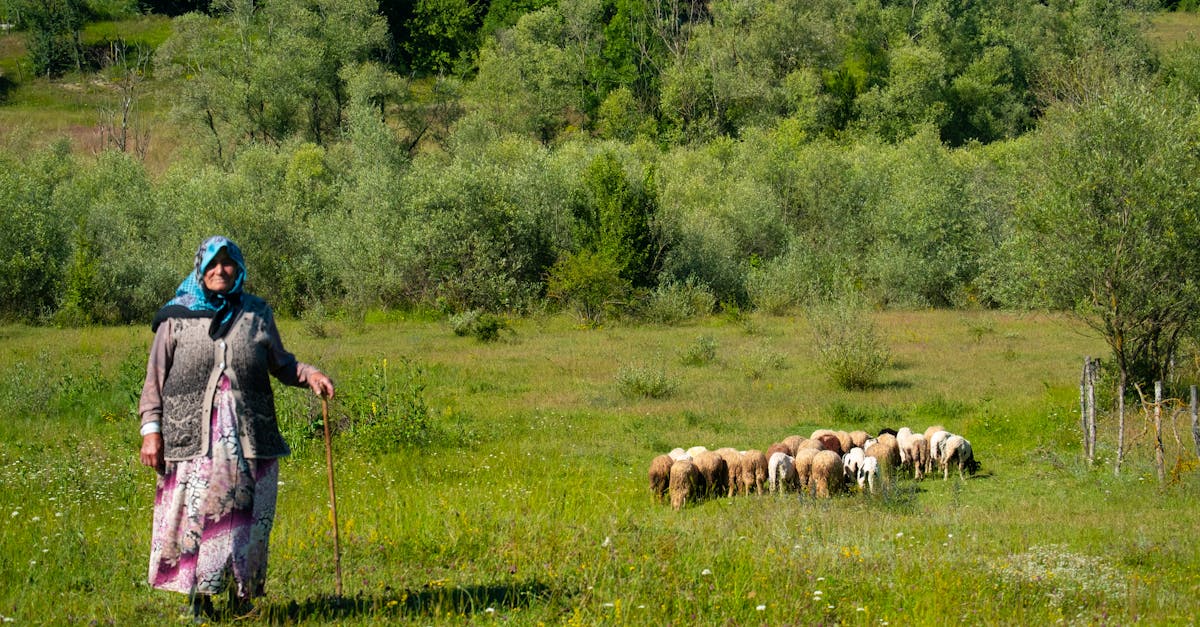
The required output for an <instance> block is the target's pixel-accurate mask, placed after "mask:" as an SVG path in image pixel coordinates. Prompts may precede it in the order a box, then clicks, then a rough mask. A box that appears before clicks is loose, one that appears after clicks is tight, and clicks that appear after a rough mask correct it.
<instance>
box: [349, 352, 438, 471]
mask: <svg viewBox="0 0 1200 627" xmlns="http://www.w3.org/2000/svg"><path fill="white" fill-rule="evenodd" d="M340 389H341V390H343V391H342V393H341V394H340V395H339V396H340V397H341V399H342V401H341V406H342V407H343V408H344V409H345V411H346V412H348V413H349V425H350V426H349V429H350V431H351V433H353V435H354V440H353V442H354V444H355V446H357V447H359V448H361V449H363V450H365V451H367V452H370V453H387V452H390V451H394V450H396V449H397V448H399V447H401V446H422V445H426V444H429V443H430V442H431V441H432V440H433V431H432V426H431V423H430V411H429V407H428V405H427V404H426V402H425V382H424V373H423V371H422V370H421V367H420V366H419V365H417V364H416V363H413V362H411V361H409V360H407V359H402V360H401V361H400V365H399V367H396V366H394V365H393V366H391V367H389V364H388V360H387V358H383V359H381V360H380V361H379V362H377V363H372V364H370V365H369V366H368V367H367V368H366V369H365V370H362V371H360V372H359V373H358V374H357V376H354V377H351V378H350V380H349V381H347V383H346V384H345V385H344V386H341V388H340Z"/></svg>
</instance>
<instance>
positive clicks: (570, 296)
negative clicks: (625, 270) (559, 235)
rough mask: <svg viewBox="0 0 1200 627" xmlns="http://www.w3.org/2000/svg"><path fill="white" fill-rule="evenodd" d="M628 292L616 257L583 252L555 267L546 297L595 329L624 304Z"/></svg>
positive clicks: (570, 255) (559, 261)
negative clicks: (619, 304) (572, 311)
mask: <svg viewBox="0 0 1200 627" xmlns="http://www.w3.org/2000/svg"><path fill="white" fill-rule="evenodd" d="M629 289H630V285H629V281H626V280H625V279H622V278H621V268H620V265H619V264H618V262H617V259H616V257H614V256H613V255H612V254H609V253H606V252H594V251H587V250H584V251H580V252H578V253H575V254H570V253H568V254H566V255H564V256H562V257H561V258H559V260H558V262H557V263H555V264H554V267H553V268H551V269H550V278H549V281H548V283H547V296H549V297H550V298H551V299H554V300H557V301H559V302H561V303H562V304H563V305H564V306H567V307H570V308H572V309H574V310H575V314H576V315H577V316H578V317H579V320H580V322H582V323H583V324H585V325H588V326H592V327H595V326H599V325H600V323H601V322H603V321H604V317H605V315H606V314H608V313H609V312H611V311H612V310H614V309H615V308H616V306H617V305H618V303H620V302H621V301H623V299H624V298H625V296H626V294H628V293H629Z"/></svg>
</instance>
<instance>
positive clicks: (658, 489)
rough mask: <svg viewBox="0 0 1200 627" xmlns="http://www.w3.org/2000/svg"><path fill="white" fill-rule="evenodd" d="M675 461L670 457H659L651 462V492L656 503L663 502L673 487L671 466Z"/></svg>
mask: <svg viewBox="0 0 1200 627" xmlns="http://www.w3.org/2000/svg"><path fill="white" fill-rule="evenodd" d="M674 463H675V460H673V459H671V456H670V455H659V456H658V457H655V458H654V459H652V460H650V472H649V473H648V474H649V475H650V492H651V494H653V495H654V500H655V501H660V502H661V501H662V500H663V498H664V497H666V496H667V490H668V489H670V486H671V465H672V464H674Z"/></svg>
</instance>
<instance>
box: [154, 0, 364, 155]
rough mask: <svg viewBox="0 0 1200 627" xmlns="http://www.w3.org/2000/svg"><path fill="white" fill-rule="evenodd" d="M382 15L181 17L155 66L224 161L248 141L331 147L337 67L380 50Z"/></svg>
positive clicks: (277, 6) (319, 10) (297, 10)
mask: <svg viewBox="0 0 1200 627" xmlns="http://www.w3.org/2000/svg"><path fill="white" fill-rule="evenodd" d="M376 9H377V5H376V3H374V2H372V1H371V0H352V1H346V0H317V1H316V2H312V3H307V2H300V1H298V0H271V1H269V2H264V3H262V6H257V5H256V4H255V3H254V2H249V1H248V0H234V1H230V2H228V3H226V4H223V5H222V13H221V14H220V15H219V16H218V17H206V16H203V15H200V14H196V13H191V14H188V15H185V16H182V17H180V18H177V19H175V20H174V32H173V33H172V35H171V37H170V38H168V39H167V41H166V42H164V43H163V44H162V45H161V46H160V47H159V49H158V51H157V55H156V67H158V68H159V71H160V72H161V74H162V75H163V76H164V77H166V78H169V79H173V80H175V81H176V83H177V84H178V85H179V89H180V94H179V96H180V97H179V98H178V99H177V100H176V102H175V112H176V115H177V116H179V117H180V118H181V119H183V120H185V121H187V122H188V123H189V124H191V125H194V127H195V128H197V129H202V130H203V135H204V137H206V138H207V140H208V141H209V142H210V146H211V150H212V154H213V155H215V156H216V157H217V159H219V160H221V159H225V158H227V157H228V156H229V153H232V152H234V151H236V149H237V147H238V145H239V144H241V143H243V142H256V141H257V142H268V143H273V144H280V143H282V142H284V141H286V140H288V139H289V138H292V137H294V136H299V137H302V138H305V139H308V140H310V141H313V142H316V143H325V142H328V141H332V140H333V139H335V138H336V137H337V134H338V133H339V131H340V129H341V125H342V122H343V118H344V115H345V106H346V104H347V97H346V91H345V90H346V85H345V83H344V80H343V78H342V76H341V74H340V72H341V69H342V68H343V67H346V66H349V65H353V64H356V63H359V62H362V61H365V60H367V58H368V57H370V56H371V55H373V54H375V53H377V52H378V51H380V50H381V49H382V48H383V44H384V38H385V35H386V25H385V23H384V20H383V18H382V17H381V16H379V15H378V13H377V12H376Z"/></svg>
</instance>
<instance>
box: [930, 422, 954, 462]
mask: <svg viewBox="0 0 1200 627" xmlns="http://www.w3.org/2000/svg"><path fill="white" fill-rule="evenodd" d="M952 435H954V434H953V433H950V432H949V431H946V430H945V429H943V430H941V431H938V432H936V433H934V434H933V435H932V436H931V437H930V438H929V463H930V465H932V464H935V463H936V464H937V465H938V467H939V468H940V467H941V465H942V455H944V454H945V451H946V440H947V439H949V438H950V436H952Z"/></svg>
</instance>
